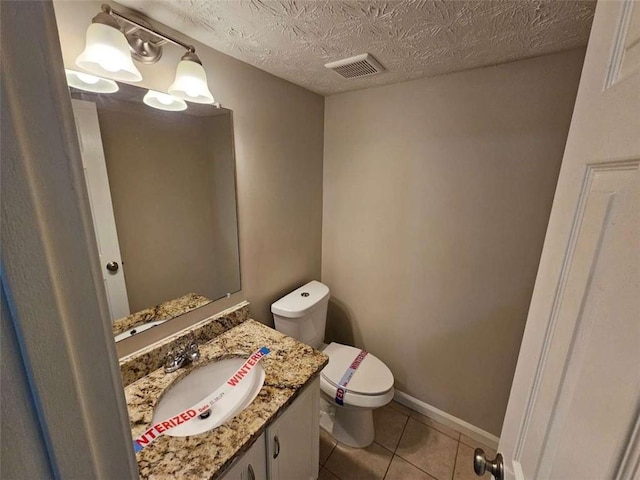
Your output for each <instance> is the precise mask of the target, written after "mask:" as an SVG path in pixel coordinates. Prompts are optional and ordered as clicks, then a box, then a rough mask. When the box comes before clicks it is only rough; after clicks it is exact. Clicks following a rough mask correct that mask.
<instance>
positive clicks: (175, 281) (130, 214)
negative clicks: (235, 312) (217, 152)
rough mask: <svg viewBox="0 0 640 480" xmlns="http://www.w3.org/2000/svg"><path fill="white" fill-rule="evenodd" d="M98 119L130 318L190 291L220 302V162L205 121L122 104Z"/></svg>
mask: <svg viewBox="0 0 640 480" xmlns="http://www.w3.org/2000/svg"><path fill="white" fill-rule="evenodd" d="M98 117H99V120H100V133H101V135H102V144H103V146H104V153H105V158H106V164H107V171H108V174H109V188H110V190H111V197H112V202H113V210H114V215H115V219H116V225H117V230H118V241H119V245H120V251H121V254H122V261H123V266H124V271H125V276H126V284H127V294H128V297H129V307H130V310H131V312H137V311H140V310H142V309H145V308H149V307H151V306H154V305H158V304H159V303H161V302H164V301H166V300H171V299H173V298H177V297H180V296H182V295H185V294H187V293H190V292H193V293H197V294H200V295H204V296H205V297H207V298H211V299H216V298H220V294H219V288H218V282H217V279H218V277H217V273H218V265H217V264H216V261H215V256H216V253H217V252H216V251H215V249H214V242H215V236H216V229H215V228H214V218H215V217H216V203H215V202H214V196H213V191H214V190H213V188H212V184H213V181H214V179H213V176H214V175H213V165H214V163H216V161H217V159H214V157H213V156H212V154H211V148H210V145H209V142H208V139H207V136H206V134H205V131H204V130H205V129H204V128H203V125H202V123H203V122H202V121H201V119H202V118H203V117H191V116H187V115H181V114H176V113H174V114H173V115H157V114H155V110H152V109H150V108H149V107H147V106H146V105H139V104H135V103H133V104H132V103H124V102H117V104H115V105H99V106H98ZM205 123H206V124H207V125H208V126H209V122H205ZM140 126H144V127H143V128H141V127H140ZM232 165H233V163H232ZM228 178H230V179H232V181H231V183H232V184H233V178H234V176H233V174H232V175H230V176H229V177H228ZM234 206H235V202H234ZM232 226H233V228H235V221H234V222H233V224H232ZM236 268H237V264H236ZM236 290H238V288H235V289H234V290H233V291H236ZM226 293H227V292H226V291H225V292H224V294H226ZM224 294H223V295H224Z"/></svg>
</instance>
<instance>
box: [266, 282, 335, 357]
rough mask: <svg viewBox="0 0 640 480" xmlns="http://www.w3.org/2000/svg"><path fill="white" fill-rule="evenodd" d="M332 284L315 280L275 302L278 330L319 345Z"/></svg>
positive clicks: (309, 343) (274, 315) (317, 346)
mask: <svg viewBox="0 0 640 480" xmlns="http://www.w3.org/2000/svg"><path fill="white" fill-rule="evenodd" d="M329 297H330V294H329V287H327V286H326V285H324V284H322V283H320V282H317V281H315V280H313V281H311V282H309V283H307V284H306V285H303V286H302V287H300V288H298V289H296V290H294V291H293V292H291V293H289V294H288V295H285V296H284V297H282V298H281V299H280V300H278V301H277V302H275V303H274V304H272V305H271V313H273V320H274V322H275V326H276V330H278V331H279V332H282V333H284V334H285V335H289V336H290V337H293V338H295V339H296V340H300V341H301V342H304V343H306V344H307V345H311V346H312V347H314V348H319V347H320V346H321V345H322V341H323V340H324V327H325V325H326V323H327V306H328V305H329Z"/></svg>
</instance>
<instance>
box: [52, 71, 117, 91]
mask: <svg viewBox="0 0 640 480" xmlns="http://www.w3.org/2000/svg"><path fill="white" fill-rule="evenodd" d="M64 72H65V74H66V76H67V85H69V86H70V87H73V88H77V89H79V90H85V91H87V92H94V93H114V92H117V91H118V84H117V83H116V82H114V81H113V80H107V79H106V78H100V77H96V76H94V75H89V74H88V73H83V72H77V71H75V70H69V69H68V68H65V69H64Z"/></svg>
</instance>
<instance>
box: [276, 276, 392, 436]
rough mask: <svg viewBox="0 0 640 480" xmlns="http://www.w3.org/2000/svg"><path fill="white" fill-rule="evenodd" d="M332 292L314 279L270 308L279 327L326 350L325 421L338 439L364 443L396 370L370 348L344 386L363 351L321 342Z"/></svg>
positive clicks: (323, 382) (388, 397)
mask: <svg viewBox="0 0 640 480" xmlns="http://www.w3.org/2000/svg"><path fill="white" fill-rule="evenodd" d="M329 297H330V294H329V288H328V287H327V286H326V285H323V284H322V283H320V282H317V281H312V282H309V283H307V284H306V285H303V286H302V287H300V288H298V289H297V290H294V291H293V292H291V293H290V294H288V295H286V296H284V297H283V298H281V299H280V300H278V301H277V302H275V303H274V304H273V305H271V312H272V313H273V318H274V321H275V327H276V330H278V331H280V332H282V333H284V334H286V335H289V336H291V337H293V338H295V339H297V340H300V341H301V342H304V343H307V344H308V345H311V346H312V347H314V348H316V349H319V350H322V351H323V352H324V353H325V354H326V355H327V356H328V357H329V363H328V364H327V366H326V367H325V368H324V369H323V370H322V372H321V373H320V390H321V395H322V399H323V400H324V401H325V402H327V404H330V405H332V407H333V411H334V416H333V420H332V421H330V422H321V426H322V427H323V428H324V429H325V430H327V431H328V432H329V433H330V434H331V435H332V436H333V437H334V438H335V439H336V440H338V441H339V442H341V443H344V444H346V445H349V446H351V447H357V448H364V447H367V446H369V445H370V444H371V443H372V442H373V439H374V437H375V431H374V425H373V409H375V408H379V407H382V406H384V405H386V404H387V403H389V402H390V401H391V400H392V399H393V394H394V389H393V374H392V373H391V370H389V368H388V367H387V366H386V365H385V364H384V363H383V362H382V361H381V360H379V359H378V358H376V357H375V355H373V354H372V353H369V352H367V354H366V355H365V356H364V358H363V359H362V361H361V362H360V363H359V365H358V366H357V368H356V369H355V371H354V372H353V374H352V376H351V377H350V378H349V380H348V383H347V384H346V386H342V385H341V381H343V380H344V377H345V373H346V372H347V371H348V369H349V367H350V366H351V365H352V363H353V362H354V360H355V359H356V357H358V355H360V353H361V352H362V351H361V350H360V349H359V348H356V347H352V346H349V345H343V344H340V343H335V342H334V343H330V344H329V345H326V344H323V343H322V341H323V339H324V329H325V325H326V316H327V306H328V303H329ZM343 383H344V382H343ZM339 388H341V389H342V392H344V393H343V394H342V395H337V392H338V389H339ZM342 392H341V393H342ZM337 397H339V398H337Z"/></svg>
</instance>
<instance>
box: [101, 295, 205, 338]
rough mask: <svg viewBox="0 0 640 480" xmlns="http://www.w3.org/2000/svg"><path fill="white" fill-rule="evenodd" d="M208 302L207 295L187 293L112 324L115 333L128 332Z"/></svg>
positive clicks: (170, 317)
mask: <svg viewBox="0 0 640 480" xmlns="http://www.w3.org/2000/svg"><path fill="white" fill-rule="evenodd" d="M207 303H211V300H210V299H208V298H207V297H203V296H202V295H198V294H197V293H187V294H186V295H183V296H181V297H179V298H174V299H173V300H167V301H166V302H162V303H161V304H160V305H156V306H155V307H150V308H145V309H144V310H140V311H139V312H136V313H132V314H131V315H129V316H126V317H124V318H120V319H118V320H116V321H114V322H113V326H112V327H113V334H114V335H118V334H120V333H122V332H126V331H127V330H129V329H130V328H133V327H137V326H138V325H143V324H145V323H149V322H156V321H158V320H170V319H172V318H175V317H177V316H178V315H182V314H183V313H187V312H190V311H191V310H195V309H196V308H200V307H202V306H203V305H206V304H207Z"/></svg>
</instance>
